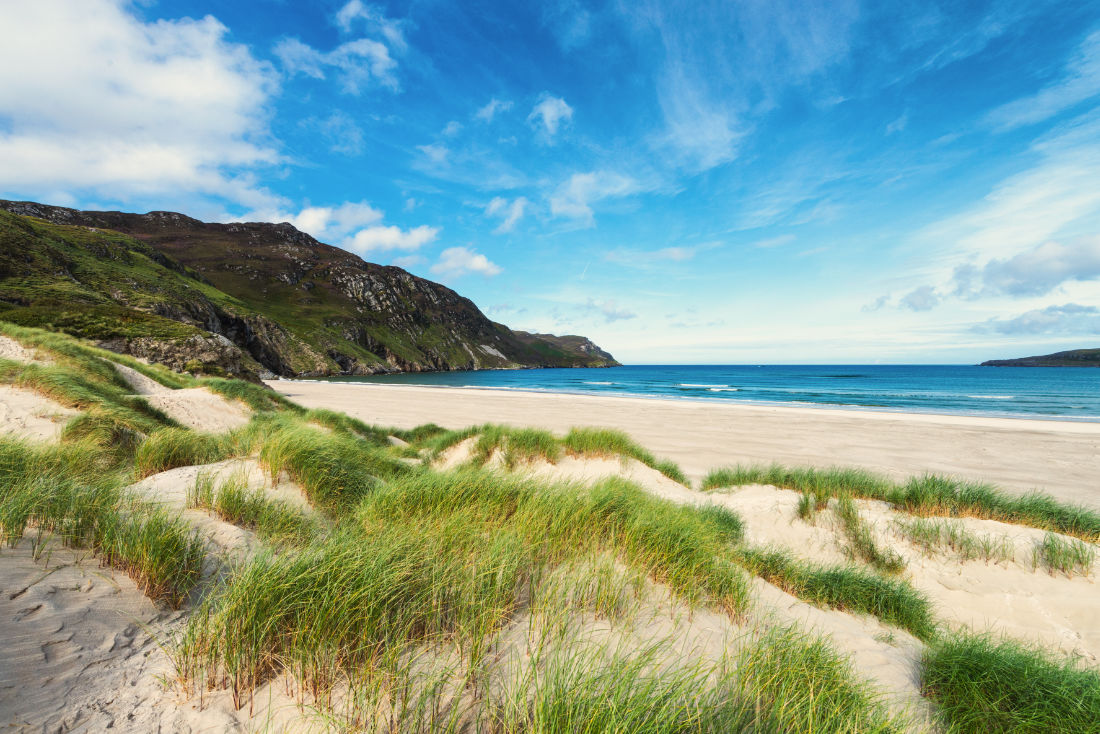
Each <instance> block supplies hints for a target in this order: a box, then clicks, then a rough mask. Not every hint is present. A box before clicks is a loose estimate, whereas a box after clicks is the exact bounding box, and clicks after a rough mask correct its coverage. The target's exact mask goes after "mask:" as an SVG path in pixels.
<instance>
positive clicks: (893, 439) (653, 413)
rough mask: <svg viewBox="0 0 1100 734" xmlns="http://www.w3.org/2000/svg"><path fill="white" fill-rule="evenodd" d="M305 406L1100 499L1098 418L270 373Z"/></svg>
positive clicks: (684, 460) (697, 473) (697, 457)
mask: <svg viewBox="0 0 1100 734" xmlns="http://www.w3.org/2000/svg"><path fill="white" fill-rule="evenodd" d="M268 384H269V385H270V386H271V387H273V388H275V389H276V390H278V391H279V392H281V393H282V394H284V395H286V396H287V397H289V398H291V399H292V400H295V401H296V402H298V403H300V404H302V405H304V406H306V407H310V408H329V409H332V410H340V411H343V412H346V413H348V414H349V415H352V416H354V417H356V418H359V419H361V420H363V421H366V422H367V423H374V424H377V425H394V426H396V427H397V428H411V427H413V426H415V425H419V424H421V423H428V422H434V423H438V424H439V425H442V426H444V427H447V428H462V427H465V426H469V425H474V424H478V423H485V422H492V423H505V424H509V425H516V426H537V427H541V428H547V429H550V430H553V431H558V432H564V431H566V430H568V429H569V428H570V427H572V426H606V427H610V428H618V429H621V430H624V431H626V432H627V433H629V434H630V435H631V436H632V437H633V438H634V439H635V440H637V441H638V442H639V443H641V444H642V445H644V446H645V447H646V448H648V449H649V450H651V451H653V452H654V453H655V454H657V455H658V456H660V457H662V458H668V459H672V460H673V461H676V462H677V463H679V464H680V466H681V467H682V468H683V470H684V472H685V473H686V474H687V475H688V476H689V477H690V478H692V479H693V480H698V479H699V478H701V477H702V476H703V475H705V474H706V472H708V471H709V470H711V469H715V468H718V467H721V466H727V465H730V464H736V463H738V462H742V463H745V462H765V463H770V462H780V463H784V464H794V465H814V466H831V465H846V466H861V467H865V468H867V469H871V470H873V471H877V472H882V473H885V474H888V475H890V476H892V477H895V478H898V479H901V478H904V477H908V476H912V475H914V474H922V473H925V472H935V473H939V474H949V475H953V476H958V477H963V478H968V479H976V480H984V481H990V482H993V483H995V484H997V485H999V486H1001V487H1004V488H1006V489H1010V490H1015V491H1027V490H1030V489H1041V490H1043V491H1044V492H1048V493H1050V494H1052V495H1054V496H1055V497H1057V498H1058V499H1061V500H1063V501H1067V502H1074V503H1080V504H1085V505H1088V506H1091V507H1094V508H1100V484H1098V482H1097V479H1096V478H1097V477H1098V476H1100V423H1077V422H1070V421H1048V420H1024V419H1012V418H979V417H968V416H940V415H924V414H909V413H885V412H881V413H880V412H872V411H855V410H830V409H813V408H792V407H764V406H749V405H725V404H717V403H706V402H688V401H674V400H647V399H640V398H609V397H598V396H587V395H581V396H578V395H561V394H549V393H525V392H519V391H511V390H476V389H461V388H431V387H406V386H403V385H380V384H362V383H326V382H305V381H301V382H300V381H289V380H273V381H271V382H269V383H268Z"/></svg>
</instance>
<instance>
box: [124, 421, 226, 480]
mask: <svg viewBox="0 0 1100 734" xmlns="http://www.w3.org/2000/svg"><path fill="white" fill-rule="evenodd" d="M236 439H237V436H235V435H233V434H231V433H203V432H201V431H193V430H191V429H189V428H165V429H162V430H159V431H157V432H156V433H154V434H152V435H151V436H149V437H148V438H146V439H145V440H144V441H142V442H141V444H140V445H139V446H138V448H137V453H136V455H135V456H134V466H135V468H136V470H137V475H138V477H139V478H141V477H147V476H150V475H152V474H159V473H160V472H163V471H168V470H169V469H176V468H178V467H181V466H194V465H196V464H212V463H214V462H216V461H223V460H225V459H229V458H231V457H233V456H238V455H243V454H244V453H247V451H246V449H245V448H244V447H243V446H242V445H241V444H240V443H239V442H238V441H237V440H236Z"/></svg>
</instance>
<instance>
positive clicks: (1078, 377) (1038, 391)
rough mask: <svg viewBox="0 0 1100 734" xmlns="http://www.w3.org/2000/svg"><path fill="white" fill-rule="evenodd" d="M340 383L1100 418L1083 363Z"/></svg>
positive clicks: (619, 371) (1099, 390)
mask: <svg viewBox="0 0 1100 734" xmlns="http://www.w3.org/2000/svg"><path fill="white" fill-rule="evenodd" d="M335 379H337V380H339V381H352V382H377V383H389V384H401V385H433V386H443V387H477V388H494V389H513V390H534V391H546V392H565V393H586V394H595V395H626V396H632V397H650V398H674V399H682V400H711V401H721V402H725V401H736V402H748V403H765V404H784V405H800V404H801V405H815V406H834V407H843V406H847V407H853V406H854V407H861V408H871V409H878V410H903V411H909V412H922V413H955V414H964V415H1002V416H1030V417H1038V416H1046V417H1058V418H1063V419H1077V420H1092V421H1100V369H1091V368H1078V367H975V366H948V365H942V366H941V365H932V366H930V365H761V366H746V365H734V366H721V365H713V366H712V365H631V366H626V367H610V368H606V369H544V370H486V371H478V372H436V373H420V374H402V375H384V376H374V377H345V378H335Z"/></svg>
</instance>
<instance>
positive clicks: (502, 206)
mask: <svg viewBox="0 0 1100 734" xmlns="http://www.w3.org/2000/svg"><path fill="white" fill-rule="evenodd" d="M528 203H529V202H528V201H527V199H526V198H525V197H523V196H519V197H516V198H515V199H513V200H512V201H511V202H509V201H508V200H507V199H505V198H504V197H502V196H497V197H494V198H493V200H492V201H490V202H489V205H488V206H487V207H485V216H487V217H493V218H499V219H500V220H501V222H500V224H499V225H498V226H497V228H496V229H494V230H493V233H494V234H505V233H507V232H511V231H512V230H513V229H515V228H516V225H517V224H518V223H519V221H520V220H521V219H523V215H524V213H525V212H526V211H527V205H528Z"/></svg>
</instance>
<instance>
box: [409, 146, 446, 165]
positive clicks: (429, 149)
mask: <svg viewBox="0 0 1100 734" xmlns="http://www.w3.org/2000/svg"><path fill="white" fill-rule="evenodd" d="M416 149H417V150H419V151H420V152H421V153H423V154H424V155H425V156H426V157H427V158H428V160H429V161H431V162H432V163H434V164H436V165H439V164H441V163H444V162H446V160H447V156H448V155H449V154H450V152H451V151H450V150H449V149H448V148H447V146H445V145H440V144H439V143H432V144H431V145H418V146H416Z"/></svg>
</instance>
